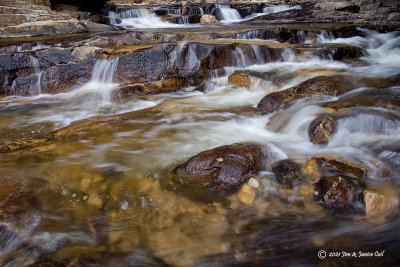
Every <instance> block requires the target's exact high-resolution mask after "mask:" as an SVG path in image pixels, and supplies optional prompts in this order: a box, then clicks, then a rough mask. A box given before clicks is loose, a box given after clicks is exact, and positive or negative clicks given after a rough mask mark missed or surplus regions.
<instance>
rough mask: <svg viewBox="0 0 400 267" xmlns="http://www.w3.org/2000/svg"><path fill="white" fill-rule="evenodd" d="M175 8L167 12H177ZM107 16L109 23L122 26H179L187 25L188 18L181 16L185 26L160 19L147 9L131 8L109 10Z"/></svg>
mask: <svg viewBox="0 0 400 267" xmlns="http://www.w3.org/2000/svg"><path fill="white" fill-rule="evenodd" d="M179 12H180V9H179ZM179 12H178V11H176V10H175V9H171V10H168V11H167V13H171V14H175V13H179ZM108 18H109V20H110V24H111V25H114V26H119V27H123V28H180V27H188V25H187V24H188V23H187V22H188V21H189V19H188V18H187V17H182V22H183V23H184V25H185V26H183V25H179V24H174V23H169V22H166V21H162V20H161V18H160V17H158V16H157V15H156V14H154V13H151V12H150V11H148V10H147V9H131V10H127V11H123V12H121V13H116V12H112V11H111V12H109V13H108Z"/></svg>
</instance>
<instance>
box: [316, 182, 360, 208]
mask: <svg viewBox="0 0 400 267" xmlns="http://www.w3.org/2000/svg"><path fill="white" fill-rule="evenodd" d="M316 191H317V192H318V195H317V199H319V200H320V202H321V203H322V205H323V206H325V207H326V208H328V209H331V210H334V211H362V210H364V204H363V202H362V199H363V196H362V188H361V186H360V185H358V184H356V183H354V182H353V180H351V178H348V177H345V176H342V175H337V176H330V177H322V178H321V179H320V180H319V181H318V183H317V184H316Z"/></svg>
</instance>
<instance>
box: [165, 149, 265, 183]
mask: <svg viewBox="0 0 400 267" xmlns="http://www.w3.org/2000/svg"><path fill="white" fill-rule="evenodd" d="M260 156H261V155H260V151H259V149H258V148H257V146H255V145H246V144H233V145H226V146H220V147H216V148H214V149H210V150H206V151H203V152H201V153H199V154H197V155H196V156H193V157H191V158H190V159H188V160H187V161H186V162H185V163H183V164H182V165H179V166H178V167H176V168H175V169H174V170H173V173H174V174H176V175H177V176H178V177H179V178H180V180H181V181H182V182H188V183H197V184H202V185H205V186H207V187H210V188H211V189H213V190H225V191H236V190H237V189H238V187H239V186H240V185H241V184H242V183H244V182H246V181H247V180H248V179H249V178H250V176H251V175H252V174H255V173H257V172H258V171H259V170H260Z"/></svg>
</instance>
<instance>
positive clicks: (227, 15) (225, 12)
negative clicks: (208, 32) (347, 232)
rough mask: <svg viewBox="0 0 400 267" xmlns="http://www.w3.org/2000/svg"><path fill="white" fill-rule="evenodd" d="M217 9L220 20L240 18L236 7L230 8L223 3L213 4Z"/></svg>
mask: <svg viewBox="0 0 400 267" xmlns="http://www.w3.org/2000/svg"><path fill="white" fill-rule="evenodd" d="M215 6H216V8H218V9H219V11H220V14H221V16H222V18H221V21H223V22H236V21H240V20H241V18H242V17H241V16H240V14H239V12H238V11H237V10H236V9H233V8H230V7H229V6H224V5H218V4H217V5H215Z"/></svg>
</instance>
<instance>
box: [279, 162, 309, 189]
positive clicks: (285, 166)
mask: <svg viewBox="0 0 400 267" xmlns="http://www.w3.org/2000/svg"><path fill="white" fill-rule="evenodd" d="M272 172H273V173H274V174H275V177H276V179H277V181H278V183H280V184H281V185H283V186H284V187H289V188H291V187H293V186H294V185H296V184H297V183H299V182H300V180H301V179H302V178H303V176H302V173H301V166H300V164H297V163H296V162H294V161H292V160H288V159H287V160H282V161H279V162H277V163H275V164H274V166H273V167H272Z"/></svg>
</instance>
